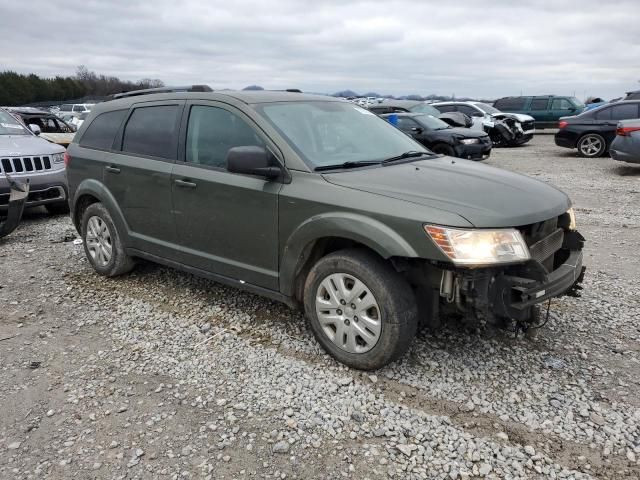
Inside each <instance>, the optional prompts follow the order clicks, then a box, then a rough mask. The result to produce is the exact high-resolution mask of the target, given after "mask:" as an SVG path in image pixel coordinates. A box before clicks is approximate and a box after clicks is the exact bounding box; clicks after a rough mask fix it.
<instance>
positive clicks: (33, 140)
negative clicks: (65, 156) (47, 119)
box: [0, 135, 64, 157]
mask: <svg viewBox="0 0 640 480" xmlns="http://www.w3.org/2000/svg"><path fill="white" fill-rule="evenodd" d="M63 152H64V148H62V147H61V146H60V145H55V144H53V143H49V142H47V141H46V140H45V139H43V138H38V137H36V136H35V135H0V156H2V157H19V156H23V155H28V156H32V155H53V154H54V153H63Z"/></svg>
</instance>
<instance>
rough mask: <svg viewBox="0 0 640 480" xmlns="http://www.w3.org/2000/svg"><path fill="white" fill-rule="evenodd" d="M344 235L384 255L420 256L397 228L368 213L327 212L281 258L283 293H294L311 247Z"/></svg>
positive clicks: (308, 223) (307, 225) (293, 236)
mask: <svg viewBox="0 0 640 480" xmlns="http://www.w3.org/2000/svg"><path fill="white" fill-rule="evenodd" d="M329 237H335V238H344V239H348V240H353V241H355V242H358V243H361V244H363V245H366V246H367V247H369V248H370V249H371V250H373V251H375V252H376V253H378V255H380V256H381V257H382V258H390V257H418V253H417V252H416V251H415V250H414V248H413V247H412V246H411V245H409V243H408V242H407V241H406V240H405V239H404V238H402V237H401V236H400V235H399V234H398V233H397V232H396V231H395V230H393V229H392V228H390V227H389V226H387V225H385V224H384V223H382V222H380V221H378V220H375V219H373V218H370V217H366V216H364V215H358V214H354V213H347V212H333V213H323V214H321V215H316V216H314V217H311V218H309V219H308V220H306V221H305V222H304V223H302V224H301V225H300V226H299V227H298V228H297V229H296V230H294V232H293V233H292V234H291V235H290V236H289V238H288V239H287V240H286V243H285V245H284V249H283V253H282V257H281V261H280V292H281V293H283V294H284V295H287V296H293V295H294V291H295V280H296V275H297V274H298V270H299V267H300V266H301V265H303V264H304V262H305V261H306V259H307V256H308V255H309V253H310V248H309V247H310V246H312V245H313V244H314V243H315V242H316V241H318V240H320V239H322V238H329Z"/></svg>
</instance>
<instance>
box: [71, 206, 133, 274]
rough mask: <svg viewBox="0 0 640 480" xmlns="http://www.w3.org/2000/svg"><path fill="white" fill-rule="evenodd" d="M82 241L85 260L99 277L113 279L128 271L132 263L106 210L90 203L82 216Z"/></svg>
mask: <svg viewBox="0 0 640 480" xmlns="http://www.w3.org/2000/svg"><path fill="white" fill-rule="evenodd" d="M81 232H82V240H83V244H84V251H85V254H86V255H87V259H88V260H89V263H91V266H92V267H93V269H94V270H95V271H96V272H98V273H99V274H100V275H104V276H106V277H115V276H116V275H122V274H123V273H126V272H128V271H130V270H131V269H132V268H133V266H134V262H133V259H132V258H131V257H129V256H128V255H127V254H126V252H125V250H124V246H123V245H122V242H121V241H120V235H119V234H118V231H117V230H116V227H115V224H114V223H113V220H112V218H111V215H110V214H109V212H108V210H107V209H106V208H105V207H104V205H102V204H101V203H92V204H91V205H89V206H88V207H87V209H86V210H85V211H84V214H83V215H82V230H81Z"/></svg>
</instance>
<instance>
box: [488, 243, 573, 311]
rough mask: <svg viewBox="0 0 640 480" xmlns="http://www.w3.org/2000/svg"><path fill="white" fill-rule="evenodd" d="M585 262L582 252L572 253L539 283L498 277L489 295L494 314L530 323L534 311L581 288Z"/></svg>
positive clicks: (533, 280) (502, 276)
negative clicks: (549, 301) (537, 307)
mask: <svg viewBox="0 0 640 480" xmlns="http://www.w3.org/2000/svg"><path fill="white" fill-rule="evenodd" d="M582 258H583V254H582V251H581V250H575V251H572V252H571V253H570V254H569V258H567V259H566V260H565V262H564V263H563V264H562V265H560V266H559V267H558V268H556V269H555V270H554V271H552V272H551V273H541V274H540V276H539V277H538V278H536V279H534V278H524V277H520V276H517V275H505V274H500V275H498V276H496V277H495V281H494V282H493V285H492V286H491V288H490V289H489V292H488V293H489V302H490V305H491V309H492V311H493V314H494V315H498V316H500V317H505V318H509V319H512V320H517V321H527V320H528V319H529V317H530V313H529V312H530V308H531V307H533V306H535V305H537V304H539V303H542V302H544V301H545V300H548V299H550V298H553V297H559V296H561V295H563V294H567V293H572V292H573V291H575V290H576V289H578V288H580V283H582V279H583V277H584V271H585V267H584V266H582Z"/></svg>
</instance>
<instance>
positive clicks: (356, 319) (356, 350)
mask: <svg viewBox="0 0 640 480" xmlns="http://www.w3.org/2000/svg"><path fill="white" fill-rule="evenodd" d="M304 306H305V313H306V315H307V318H308V320H309V324H310V327H311V330H312V331H313V334H314V336H315V337H316V339H317V340H318V342H319V343H320V344H321V345H322V347H323V348H324V349H325V350H326V351H327V352H328V353H329V354H330V355H331V356H333V357H334V358H335V359H336V360H338V361H339V362H342V363H344V364H345V365H348V366H350V367H353V368H357V369H361V370H374V369H378V368H381V367H383V366H385V365H386V364H388V363H389V362H392V361H393V360H396V359H397V358H399V357H400V356H402V355H403V354H404V353H405V352H406V351H407V349H408V348H409V345H410V343H411V341H412V339H413V338H414V337H415V334H416V330H417V325H418V311H417V304H416V299H415V296H414V294H413V291H412V289H411V287H410V285H409V284H408V283H407V281H406V280H405V279H404V278H403V277H402V276H401V275H400V274H399V273H398V272H396V271H395V270H394V269H393V268H392V267H391V265H389V264H388V263H387V262H385V261H384V260H383V259H381V258H380V257H378V256H376V255H375V254H373V253H369V252H367V251H363V250H356V249H353V250H341V251H338V252H334V253H331V254H329V255H327V256H326V257H323V258H321V259H320V260H319V261H318V263H316V264H315V265H314V266H313V268H312V269H311V271H310V272H309V275H308V276H307V279H306V282H305V289H304Z"/></svg>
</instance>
